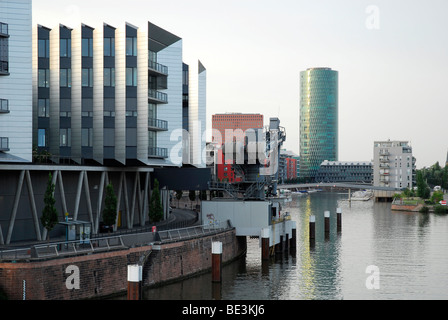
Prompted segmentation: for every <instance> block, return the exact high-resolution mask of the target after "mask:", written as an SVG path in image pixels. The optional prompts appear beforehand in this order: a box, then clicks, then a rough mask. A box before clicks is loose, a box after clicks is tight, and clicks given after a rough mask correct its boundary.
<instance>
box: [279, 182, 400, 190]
mask: <svg viewBox="0 0 448 320" xmlns="http://www.w3.org/2000/svg"><path fill="white" fill-rule="evenodd" d="M316 188H317V189H324V188H325V189H332V188H333V189H334V188H338V189H351V190H377V191H390V192H395V191H400V189H397V188H390V187H378V186H373V185H371V184H359V183H328V182H326V183H323V182H320V183H299V184H282V185H278V186H277V189H298V190H299V189H316Z"/></svg>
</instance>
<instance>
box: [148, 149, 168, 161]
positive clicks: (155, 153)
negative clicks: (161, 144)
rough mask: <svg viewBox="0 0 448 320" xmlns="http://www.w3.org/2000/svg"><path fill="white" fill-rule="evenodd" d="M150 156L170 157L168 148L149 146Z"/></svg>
mask: <svg viewBox="0 0 448 320" xmlns="http://www.w3.org/2000/svg"><path fill="white" fill-rule="evenodd" d="M148 157H150V158H161V159H166V158H168V149H167V148H157V147H149V148H148Z"/></svg>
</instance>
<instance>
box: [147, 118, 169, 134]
mask: <svg viewBox="0 0 448 320" xmlns="http://www.w3.org/2000/svg"><path fill="white" fill-rule="evenodd" d="M148 129H149V130H152V131H168V121H165V120H159V119H148Z"/></svg>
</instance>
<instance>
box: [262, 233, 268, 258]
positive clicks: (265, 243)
mask: <svg viewBox="0 0 448 320" xmlns="http://www.w3.org/2000/svg"><path fill="white" fill-rule="evenodd" d="M269 241H270V229H269V228H265V229H263V230H261V259H262V260H264V261H266V260H269V256H270V247H269Z"/></svg>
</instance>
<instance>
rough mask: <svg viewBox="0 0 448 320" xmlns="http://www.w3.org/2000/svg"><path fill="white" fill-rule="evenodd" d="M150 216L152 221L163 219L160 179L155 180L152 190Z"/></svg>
mask: <svg viewBox="0 0 448 320" xmlns="http://www.w3.org/2000/svg"><path fill="white" fill-rule="evenodd" d="M149 218H150V219H151V221H152V222H159V221H161V220H162V219H163V208H162V202H161V200H160V190H159V181H158V180H157V179H155V180H154V189H153V190H152V195H151V202H150V204H149Z"/></svg>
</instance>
